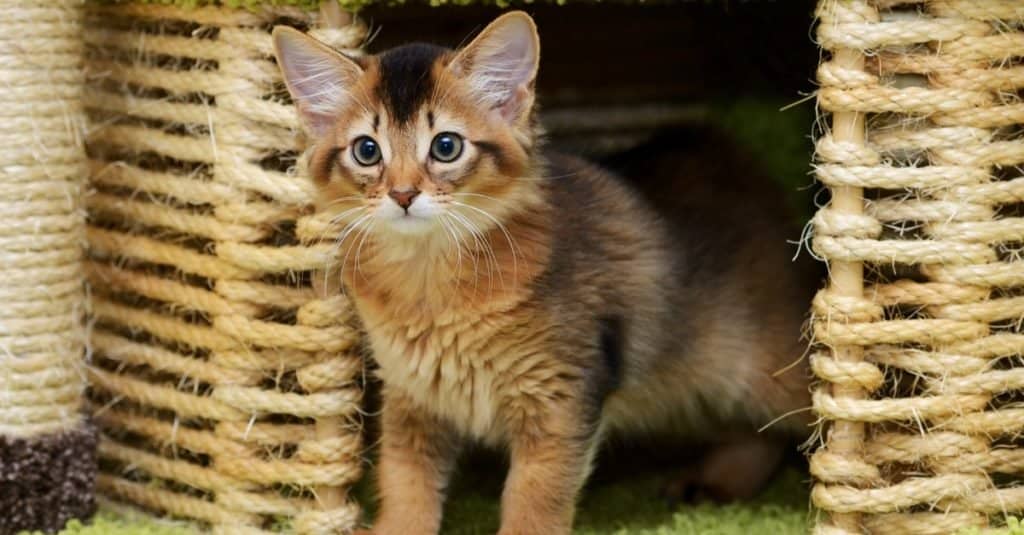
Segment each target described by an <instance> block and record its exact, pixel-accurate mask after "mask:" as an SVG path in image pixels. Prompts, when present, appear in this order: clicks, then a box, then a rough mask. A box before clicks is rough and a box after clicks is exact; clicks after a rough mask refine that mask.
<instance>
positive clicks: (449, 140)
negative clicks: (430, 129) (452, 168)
mask: <svg viewBox="0 0 1024 535" xmlns="http://www.w3.org/2000/svg"><path fill="white" fill-rule="evenodd" d="M461 155H462V136H460V135H458V134H456V133H453V132H441V133H440V134H438V135H436V136H434V140H433V141H431V142H430V156H431V157H432V158H434V159H435V160H437V161H439V162H454V161H455V159H456V158H458V157H459V156H461Z"/></svg>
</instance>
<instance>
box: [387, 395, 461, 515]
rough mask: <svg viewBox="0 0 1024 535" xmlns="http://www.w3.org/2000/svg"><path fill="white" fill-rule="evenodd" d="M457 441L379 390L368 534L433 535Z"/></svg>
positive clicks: (435, 423)
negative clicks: (373, 511)
mask: <svg viewBox="0 0 1024 535" xmlns="http://www.w3.org/2000/svg"><path fill="white" fill-rule="evenodd" d="M457 453H458V443H457V439H456V435H455V433H454V432H452V430H451V429H450V427H449V426H448V425H447V424H445V423H444V422H441V421H439V420H437V419H436V418H434V417H432V416H431V415H429V414H426V413H424V412H423V411H422V410H421V409H419V408H418V407H416V406H415V405H414V404H413V403H412V402H411V401H410V400H409V399H407V398H406V397H405V396H404V395H403V394H401V393H399V392H394V391H389V390H388V389H385V392H384V408H383V415H382V422H381V447H380V461H379V463H378V467H377V485H378V491H379V492H380V510H379V512H378V514H377V519H376V521H375V522H374V526H373V531H372V533H373V534H374V535H436V534H437V532H438V531H439V530H440V529H441V512H442V507H443V504H444V493H445V490H446V487H447V486H448V479H449V477H450V476H451V472H452V468H453V467H454V464H455V460H456V456H457Z"/></svg>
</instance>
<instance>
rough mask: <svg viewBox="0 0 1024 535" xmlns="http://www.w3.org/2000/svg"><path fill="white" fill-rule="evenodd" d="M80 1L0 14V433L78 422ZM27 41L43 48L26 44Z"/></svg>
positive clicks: (16, 434)
mask: <svg viewBox="0 0 1024 535" xmlns="http://www.w3.org/2000/svg"><path fill="white" fill-rule="evenodd" d="M80 22H81V13H80V6H79V3H78V2H75V1H55V2H47V3H45V4H38V3H35V2H24V1H19V2H13V3H11V4H8V5H5V6H4V8H2V9H0V56H2V57H3V60H2V62H0V109H2V110H3V111H2V112H0V114H2V115H3V116H4V118H3V119H0V140H3V141H4V143H3V144H2V145H0V220H2V221H0V298H2V300H3V311H0V434H2V435H4V436H6V437H12V438H28V437H34V436H38V435H41V434H44V433H53V432H62V431H67V430H70V429H72V428H74V427H77V426H79V425H80V424H81V422H82V418H81V412H80V409H81V404H82V392H83V388H84V381H83V379H84V374H83V373H82V366H81V365H82V357H83V353H84V351H83V349H84V346H83V343H84V338H85V337H84V334H85V331H84V327H83V323H82V321H81V320H82V314H83V313H84V311H85V310H84V309H85V294H84V292H83V272H82V269H81V257H82V255H81V248H82V241H83V229H84V223H85V221H84V218H83V217H82V211H81V206H80V204H79V198H80V191H81V188H82V184H83V183H84V181H85V176H86V167H85V152H84V150H83V148H82V144H81V131H82V129H83V125H84V115H83V113H82V109H81V104H80V98H81V97H80V95H81V88H82V83H83V78H82V75H81V51H82V45H81V26H80ZM25 36H33V37H36V38H39V39H40V41H39V42H38V43H25V42H24V41H23V38H24V37H25Z"/></svg>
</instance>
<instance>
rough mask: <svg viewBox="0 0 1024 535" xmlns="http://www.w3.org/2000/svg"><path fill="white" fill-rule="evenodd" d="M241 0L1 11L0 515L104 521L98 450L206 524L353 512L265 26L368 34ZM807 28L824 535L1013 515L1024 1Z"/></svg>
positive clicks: (817, 460) (349, 517) (344, 315)
mask: <svg viewBox="0 0 1024 535" xmlns="http://www.w3.org/2000/svg"><path fill="white" fill-rule="evenodd" d="M251 4H252V5H250V6H249V7H248V8H236V7H226V6H222V5H217V4H212V5H203V6H201V7H192V8H182V7H173V6H166V5H159V4H156V3H152V4H149V3H134V2H125V3H105V2H89V3H86V4H85V5H84V6H83V5H82V4H81V3H80V2H75V1H63V0H62V1H59V2H56V1H55V2H48V3H39V2H30V1H28V0H18V1H16V2H8V3H5V4H4V6H3V7H0V28H2V29H4V30H6V31H3V32H0V77H2V78H3V80H4V83H3V84H0V103H3V105H2V106H0V114H2V115H3V120H0V131H3V132H4V133H5V134H4V135H6V138H5V139H7V141H8V142H7V143H5V144H3V147H4V148H0V161H2V163H3V165H2V166H0V180H2V181H3V187H2V188H0V208H2V210H0V218H3V224H2V225H0V270H2V273H3V277H2V278H0V296H3V301H4V305H5V306H4V307H3V308H0V350H2V351H3V353H2V355H0V381H2V382H0V484H3V485H4V487H3V488H4V489H7V488H15V489H20V490H18V492H17V493H16V494H11V493H3V494H2V495H0V508H3V510H5V511H18V512H19V514H20V516H19V515H15V516H13V517H11V518H6V517H5V518H0V532H6V531H11V530H13V529H20V528H25V527H38V528H49V529H52V528H55V527H57V526H59V525H61V524H62V523H63V521H64V520H66V519H67V518H68V517H71V516H83V515H86V514H88V512H89V511H91V509H92V503H93V499H92V496H91V493H90V490H91V481H92V478H93V474H94V471H95V470H96V467H97V466H99V475H98V477H97V478H96V490H97V493H98V496H100V499H101V500H102V501H103V502H105V503H106V504H107V505H108V506H109V507H119V506H121V505H120V504H131V505H133V506H135V507H141V508H144V509H147V510H149V511H151V512H154V513H156V514H162V515H167V516H173V517H177V518H184V519H191V520H193V521H196V522H198V523H200V524H202V525H205V526H208V527H210V528H212V529H213V531H215V532H218V533H261V532H266V531H281V530H285V531H289V530H290V531H294V532H298V533H338V532H344V531H346V530H348V529H350V528H351V527H353V526H354V525H355V523H356V521H357V518H358V507H357V505H356V504H355V503H354V502H353V501H352V499H351V498H350V496H349V494H348V490H349V488H350V487H351V485H352V484H353V483H354V482H355V481H356V480H357V479H358V478H359V477H360V475H361V465H360V464H361V463H360V456H361V453H362V444H361V440H360V428H361V422H360V419H359V406H360V400H361V374H362V371H363V366H362V359H361V356H360V351H359V336H358V329H357V326H356V325H355V324H354V321H355V319H354V318H353V317H352V313H351V310H350V308H349V306H348V303H347V302H346V301H345V300H344V298H343V297H339V296H337V295H335V290H336V289H335V288H329V287H325V285H324V284H323V283H322V282H323V281H324V280H331V278H330V277H324V276H323V274H322V273H321V272H319V271H318V270H320V269H322V268H323V267H324V266H325V265H326V261H327V259H328V258H329V257H330V255H331V252H332V245H331V243H330V241H329V239H328V240H327V241H324V240H323V238H324V237H325V236H327V237H329V236H330V235H331V232H332V229H331V228H330V227H329V225H328V224H327V222H325V221H322V220H319V219H317V218H316V217H315V216H313V215H311V210H310V204H311V200H312V194H313V191H312V185H311V184H310V182H309V181H308V180H307V179H306V178H305V177H304V176H303V171H302V168H301V158H299V154H300V152H301V151H302V149H303V140H302V138H301V134H300V132H299V128H298V124H297V121H296V119H295V115H294V112H293V110H292V108H291V107H290V105H289V104H288V103H287V102H286V100H285V99H286V95H285V92H284V90H283V87H282V85H281V81H280V78H279V75H278V71H277V68H276V66H275V65H274V63H273V60H272V58H271V56H272V55H271V47H270V37H269V30H270V28H271V27H272V26H273V25H274V24H279V23H284V24H291V25H295V26H298V27H300V28H304V29H307V28H312V29H313V30H314V32H316V34H317V35H318V36H319V37H320V38H321V39H323V40H324V41H326V42H328V43H330V44H331V45H332V46H335V47H337V48H340V49H344V50H348V51H350V52H353V53H355V52H356V49H357V48H358V47H359V46H360V45H361V44H362V42H363V39H364V37H365V35H366V29H365V27H363V26H361V25H359V24H357V23H353V22H352V20H351V19H350V18H349V17H348V16H346V15H345V14H343V13H341V12H340V10H337V9H333V8H332V7H330V6H334V7H336V5H335V4H333V3H327V4H325V6H327V7H326V8H325V9H324V10H323V11H322V12H315V11H313V10H310V9H308V8H309V7H311V6H306V8H299V7H280V6H272V5H269V4H267V5H257V4H258V2H251ZM83 17H84V24H83V23H82V22H81V21H82V19H83ZM818 17H819V24H818V41H819V42H820V44H821V46H822V48H823V49H824V50H825V52H826V55H825V57H824V59H823V62H822V64H821V66H820V69H819V71H818V79H819V82H820V84H821V89H820V91H819V93H818V103H819V106H820V108H821V110H822V111H824V112H826V115H824V116H823V123H822V124H823V126H824V128H823V131H822V132H821V135H820V136H819V138H818V145H817V163H816V170H817V176H818V178H819V179H820V180H821V182H822V183H823V184H825V185H826V186H827V187H828V188H829V189H830V191H831V194H832V196H831V201H830V203H829V204H828V205H827V206H825V207H824V208H823V209H821V210H820V211H819V212H818V214H817V216H815V218H814V242H813V244H814V245H813V246H814V250H815V251H816V252H817V254H819V255H820V256H822V257H824V258H825V259H826V260H828V262H829V264H830V268H831V280H830V283H829V285H828V288H826V289H824V290H822V292H820V293H819V295H818V296H817V297H816V299H815V301H814V303H813V308H814V337H815V344H816V345H815V347H816V352H815V354H814V356H813V360H812V365H813V369H814V372H815V374H816V375H817V376H818V377H819V378H820V380H821V381H820V384H819V386H818V387H817V389H816V391H815V394H814V409H815V411H816V412H817V414H818V415H819V417H820V418H821V420H822V422H823V428H822V429H823V433H822V440H821V441H820V443H819V444H818V446H819V447H817V448H816V451H815V452H814V454H813V456H812V457H811V467H812V472H813V474H814V476H815V478H816V479H817V483H816V485H815V487H814V489H813V492H812V499H813V503H814V504H815V505H816V506H817V507H818V508H819V509H820V510H821V512H822V514H821V515H820V519H819V521H818V522H817V526H816V528H815V530H816V532H817V533H820V534H843V533H846V534H852V533H862V532H864V531H865V530H866V531H868V532H871V533H908V534H910V533H913V534H924V533H936V534H938V533H952V532H955V531H956V530H957V529H959V528H961V527H967V526H988V525H995V524H998V518H999V517H1001V516H1002V515H1004V514H1006V513H1010V514H1012V513H1017V512H1020V511H1021V510H1024V487H1019V486H1016V485H1015V484H1014V479H1013V477H1009V478H1007V477H1006V476H1014V477H1019V475H1020V474H1021V473H1024V448H1021V447H1018V446H1019V445H1020V444H1019V442H1018V440H1017V437H1018V436H1019V434H1020V432H1021V431H1022V430H1024V410H1022V409H1021V408H1019V407H1020V397H1021V392H1022V391H1024V368H1021V366H1020V357H1021V355H1022V354H1024V335H1022V334H1020V327H1019V323H1020V318H1021V317H1022V316H1024V297H1021V296H1020V295H1021V293H1020V291H1019V288H1020V287H1021V286H1024V267H1022V266H1024V264H1021V261H1020V259H1019V258H1018V255H1019V251H1020V247H1021V244H1022V242H1024V219H1022V218H1021V217H1020V214H1019V212H1020V207H1021V206H1022V202H1024V178H1022V177H1021V173H1020V171H1019V170H1018V169H1017V168H1016V167H1015V166H1019V165H1024V140H1022V139H1021V133H1020V132H1021V128H1020V126H1021V125H1024V104H1022V103H1021V100H1020V91H1021V90H1022V89H1024V66H1022V64H1021V60H1022V59H1024V3H1021V2H1019V1H1017V0H918V1H909V0H906V1H905V0H871V1H867V0H821V2H820V5H819V8H818ZM28 29H31V31H28ZM83 59H84V73H85V75H86V81H85V84H84V86H83V83H82V73H83ZM86 123H87V124H88V126H87V128H85V129H84V130H83V125H85V124H86ZM82 131H87V132H88V136H87V145H88V156H86V151H84V150H83V148H82V146H81V143H80V142H79V141H80V140H79V133H80V132H82ZM86 175H88V177H89V178H88V180H89V185H90V186H89V188H88V190H87V191H83V188H82V186H83V184H84V182H85V176H86ZM83 209H84V211H86V212H87V213H88V223H87V224H86V223H85V221H84V219H83V217H82V215H81V214H82V213H83ZM83 243H84V244H85V247H84V250H85V251H86V252H85V254H83V253H82V251H83V247H82V245H83ZM85 282H88V288H89V291H88V293H86V292H84V291H83V287H84V284H83V283H85ZM87 296H88V298H87ZM86 310H88V312H89V315H88V318H89V319H88V321H86V322H82V321H81V316H82V313H83V312H84V311H86ZM86 333H88V335H89V338H88V340H89V344H88V345H89V347H90V350H89V351H88V352H85V351H84V349H83V348H84V344H83V340H84V337H85V335H86ZM86 355H87V356H88V366H83V365H82V363H83V362H84V360H83V356H86ZM86 377H87V378H88V382H89V384H90V390H89V394H88V396H85V397H83V396H82V395H81V392H82V386H83V384H84V383H83V381H84V379H85V378H86ZM83 407H87V408H88V412H89V413H91V414H92V420H93V421H94V422H95V423H96V424H97V427H98V428H99V429H100V433H99V436H100V440H99V446H98V450H96V451H98V462H96V460H95V459H94V457H93V453H92V452H93V451H94V450H93V446H94V445H95V441H94V439H93V437H94V436H95V435H94V434H93V433H92V432H91V428H90V425H89V424H88V423H87V420H86V419H85V418H83V417H82V416H81V414H82V412H80V409H81V408H83ZM11 485H14V487H11ZM12 496H13V498H12ZM12 500H13V501H12ZM21 513H23V514H21ZM4 522H7V524H4Z"/></svg>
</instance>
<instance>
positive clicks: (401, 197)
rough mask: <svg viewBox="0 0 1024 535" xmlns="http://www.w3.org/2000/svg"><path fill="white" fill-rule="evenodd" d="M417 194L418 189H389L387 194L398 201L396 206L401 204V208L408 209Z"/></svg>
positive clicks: (418, 192)
mask: <svg viewBox="0 0 1024 535" xmlns="http://www.w3.org/2000/svg"><path fill="white" fill-rule="evenodd" d="M419 194H420V190H418V189H410V190H405V191H397V190H391V191H389V192H388V196H389V197H391V198H392V199H394V200H395V202H396V203H398V206H401V207H402V209H403V210H408V209H409V206H410V205H411V204H412V200H413V199H415V198H416V196H417V195H419Z"/></svg>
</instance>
